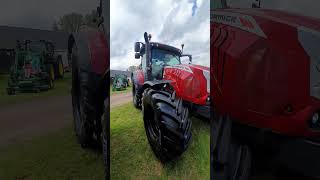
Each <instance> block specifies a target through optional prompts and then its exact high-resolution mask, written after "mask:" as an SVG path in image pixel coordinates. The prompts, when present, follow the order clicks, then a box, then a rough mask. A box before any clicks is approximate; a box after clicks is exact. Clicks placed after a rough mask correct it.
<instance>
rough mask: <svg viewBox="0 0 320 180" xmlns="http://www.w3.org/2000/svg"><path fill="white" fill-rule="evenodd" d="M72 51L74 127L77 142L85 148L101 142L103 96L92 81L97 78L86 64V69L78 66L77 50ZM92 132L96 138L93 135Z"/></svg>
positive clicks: (96, 80)
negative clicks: (91, 74)
mask: <svg viewBox="0 0 320 180" xmlns="http://www.w3.org/2000/svg"><path fill="white" fill-rule="evenodd" d="M72 53H73V55H72V58H73V59H72V107H73V117H74V129H75V133H76V136H77V139H78V142H79V143H80V144H81V146H82V147H84V148H85V147H89V146H93V145H96V144H98V145H99V144H100V143H101V139H100V137H101V131H102V129H101V116H102V114H103V101H104V97H101V96H102V95H100V91H99V92H97V87H95V84H94V83H92V82H98V81H99V80H98V79H96V77H95V76H90V74H89V72H90V70H89V67H88V66H87V67H86V68H87V69H83V68H79V65H78V54H77V50H76V49H73V52H72ZM104 90H105V89H104ZM94 133H95V135H96V139H94V137H93V135H94ZM100 145H101V144H100Z"/></svg>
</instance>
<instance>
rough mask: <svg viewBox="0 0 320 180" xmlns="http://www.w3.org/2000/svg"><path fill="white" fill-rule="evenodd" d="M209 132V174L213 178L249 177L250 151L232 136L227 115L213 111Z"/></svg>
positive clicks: (243, 179)
mask: <svg viewBox="0 0 320 180" xmlns="http://www.w3.org/2000/svg"><path fill="white" fill-rule="evenodd" d="M214 115H215V119H214V121H213V125H212V130H211V131H212V132H211V141H212V142H211V151H212V152H211V158H212V159H211V161H212V162H211V164H212V167H211V171H212V172H211V174H212V177H213V179H221V180H229V179H232V180H247V179H249V178H250V173H251V172H250V171H251V161H252V159H251V158H252V153H251V150H250V148H249V147H248V146H247V145H244V144H242V143H240V142H239V141H237V140H236V139H235V138H233V137H232V122H231V120H230V118H229V117H228V116H227V115H220V114H218V113H217V112H215V113H214Z"/></svg>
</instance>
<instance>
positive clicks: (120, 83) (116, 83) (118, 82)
mask: <svg viewBox="0 0 320 180" xmlns="http://www.w3.org/2000/svg"><path fill="white" fill-rule="evenodd" d="M128 86H129V82H128V77H127V75H124V74H116V75H115V77H114V79H113V83H112V91H122V90H125V89H126V88H127V87H128Z"/></svg>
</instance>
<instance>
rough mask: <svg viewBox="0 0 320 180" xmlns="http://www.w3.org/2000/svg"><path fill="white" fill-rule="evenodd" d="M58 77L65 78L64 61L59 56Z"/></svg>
mask: <svg viewBox="0 0 320 180" xmlns="http://www.w3.org/2000/svg"><path fill="white" fill-rule="evenodd" d="M55 72H56V77H57V78H61V79H62V78H63V76H64V68H63V62H62V59H61V58H58V61H57V64H56V71H55Z"/></svg>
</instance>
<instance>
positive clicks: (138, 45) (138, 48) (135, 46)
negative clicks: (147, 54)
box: [134, 42, 140, 52]
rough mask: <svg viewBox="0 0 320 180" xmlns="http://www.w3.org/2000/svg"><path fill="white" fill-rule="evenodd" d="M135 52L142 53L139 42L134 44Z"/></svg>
mask: <svg viewBox="0 0 320 180" xmlns="http://www.w3.org/2000/svg"><path fill="white" fill-rule="evenodd" d="M134 52H140V43H139V42H135V43H134Z"/></svg>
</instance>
